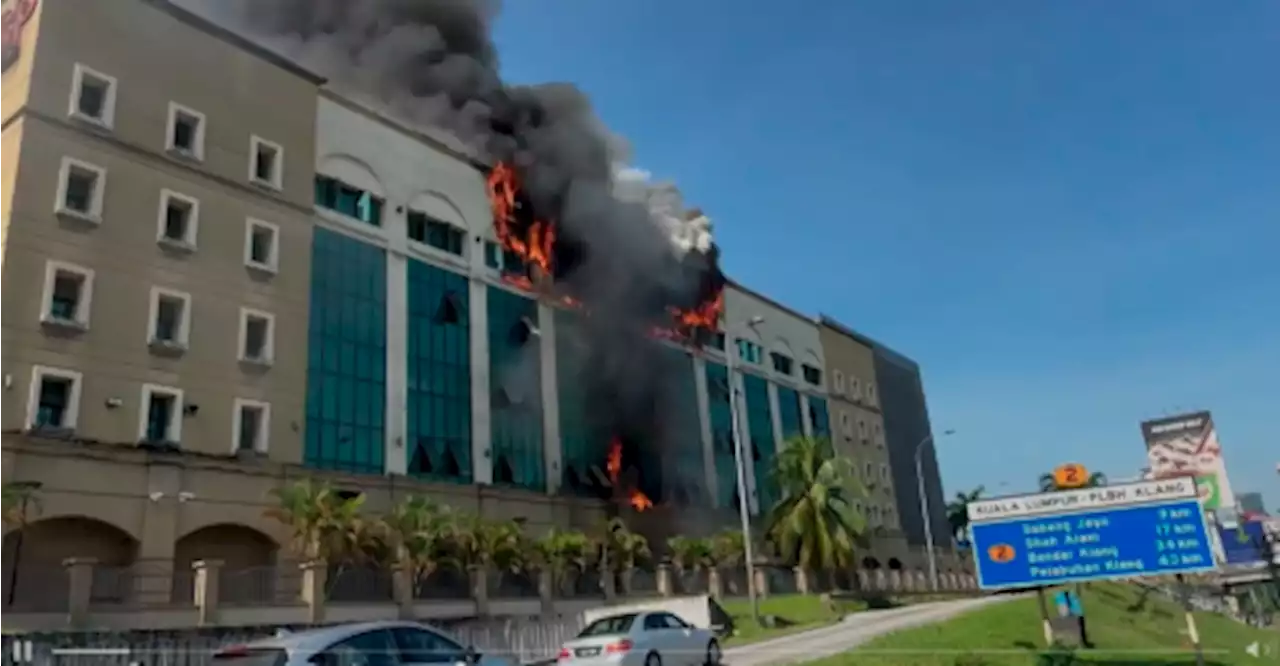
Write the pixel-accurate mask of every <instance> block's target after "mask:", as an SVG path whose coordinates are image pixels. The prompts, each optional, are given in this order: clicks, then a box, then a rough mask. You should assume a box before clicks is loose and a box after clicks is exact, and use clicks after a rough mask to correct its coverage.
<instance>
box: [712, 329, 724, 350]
mask: <svg viewBox="0 0 1280 666" xmlns="http://www.w3.org/2000/svg"><path fill="white" fill-rule="evenodd" d="M710 347H711V348H712V349H718V350H720V351H724V331H716V332H715V333H712V334H711V343H710Z"/></svg>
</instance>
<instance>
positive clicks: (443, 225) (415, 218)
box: [407, 210, 467, 257]
mask: <svg viewBox="0 0 1280 666" xmlns="http://www.w3.org/2000/svg"><path fill="white" fill-rule="evenodd" d="M407 221H408V226H409V238H410V239H412V240H415V241H418V242H419V243H426V244H427V245H430V246H431V247H434V248H436V249H437V250H443V251H445V252H448V253H449V254H452V255H456V256H459V257H461V256H462V252H463V248H464V247H465V241H466V237H467V235H466V232H465V231H463V230H461V229H459V228H457V227H455V226H453V225H452V224H449V223H448V222H443V221H441V220H437V219H435V218H433V217H431V216H430V215H427V214H426V213H423V212H421V211H416V210H411V211H409V213H408V216H407Z"/></svg>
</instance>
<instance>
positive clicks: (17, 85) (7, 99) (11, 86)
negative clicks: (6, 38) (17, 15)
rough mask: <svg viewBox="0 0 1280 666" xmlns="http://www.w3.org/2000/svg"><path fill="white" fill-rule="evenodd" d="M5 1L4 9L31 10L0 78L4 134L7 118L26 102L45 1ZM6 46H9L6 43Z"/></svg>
mask: <svg viewBox="0 0 1280 666" xmlns="http://www.w3.org/2000/svg"><path fill="white" fill-rule="evenodd" d="M4 4H5V11H6V12H7V11H9V10H14V11H22V10H25V9H33V12H32V14H31V15H30V17H29V18H28V19H27V22H26V25H24V26H23V28H22V31H21V32H20V33H19V34H20V35H21V36H20V37H19V39H18V43H17V46H16V49H15V51H14V55H13V58H14V59H13V60H12V61H11V62H10V63H9V68H8V69H6V70H5V71H4V74H3V75H2V77H0V87H2V88H3V89H4V95H3V96H2V97H0V120H2V121H3V123H4V125H5V126H6V127H5V132H6V133H7V132H8V131H9V130H8V124H9V122H10V120H12V119H13V117H14V116H15V115H17V114H18V113H19V112H20V111H21V110H22V108H23V106H25V105H26V103H27V97H28V95H29V94H30V91H31V72H32V70H33V69H34V68H35V53H36V39H37V37H38V36H39V33H40V15H41V14H42V13H43V10H44V5H45V4H46V2H45V1H44V0H41V1H39V2H33V0H24V1H23V2H17V1H13V2H6V3H4ZM20 5H25V7H20ZM5 46H6V47H7V46H10V45H8V44H6V45H5Z"/></svg>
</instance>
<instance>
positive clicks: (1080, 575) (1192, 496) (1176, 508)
mask: <svg viewBox="0 0 1280 666" xmlns="http://www.w3.org/2000/svg"><path fill="white" fill-rule="evenodd" d="M969 520H970V530H971V534H972V538H973V553H974V560H975V563H976V567H977V572H978V584H979V586H980V587H981V588H982V589H985V590H1000V589H1010V588H1022V587H1037V586H1041V585H1056V584H1059V583H1067V582H1085V581H1091V580H1104V579H1111V578H1128V577H1134V576H1155V575H1168V574H1176V573H1195V572H1201V571H1209V570H1212V569H1214V567H1215V565H1214V557H1213V545H1212V541H1211V540H1210V536H1209V534H1210V533H1209V531H1208V529H1207V528H1206V526H1205V518H1204V510H1203V509H1202V508H1201V506H1200V502H1199V500H1198V498H1197V495H1196V488H1195V482H1194V480H1192V479H1189V478H1188V479H1170V480H1165V481H1143V482H1139V483H1132V484H1124V485H1118V486H1105V487H1101V488H1086V489H1080V490H1068V491H1061V492H1053V493H1041V494H1038V495H1022V496H1014V497H1004V498H995V499H989V500H982V501H979V502H973V503H971V504H970V505H969Z"/></svg>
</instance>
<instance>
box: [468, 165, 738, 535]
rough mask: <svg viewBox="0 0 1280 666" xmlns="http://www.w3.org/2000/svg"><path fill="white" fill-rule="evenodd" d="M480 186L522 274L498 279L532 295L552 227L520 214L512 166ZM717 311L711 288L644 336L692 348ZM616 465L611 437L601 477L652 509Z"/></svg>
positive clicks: (617, 445) (618, 453)
mask: <svg viewBox="0 0 1280 666" xmlns="http://www.w3.org/2000/svg"><path fill="white" fill-rule="evenodd" d="M486 187H487V189H488V195H489V203H490V205H491V206H492V207H493V229H494V233H495V235H496V236H497V239H498V244H499V245H500V246H501V247H502V249H503V250H504V251H505V252H506V253H507V254H508V255H509V256H513V257H515V258H516V259H518V260H519V261H520V263H521V264H522V268H523V269H524V270H515V267H504V271H503V276H502V278H503V280H504V281H506V282H507V283H509V284H512V285H515V286H517V287H519V288H521V289H525V290H533V289H534V288H535V286H537V285H539V284H542V283H543V280H545V279H550V278H552V277H554V275H555V270H554V269H555V267H556V266H555V258H556V254H555V250H556V226H555V224H554V223H553V222H552V221H551V220H547V219H542V218H538V217H536V216H534V215H530V213H533V212H534V211H526V210H524V206H525V205H527V204H526V202H525V201H523V197H522V196H521V189H520V177H519V175H518V174H517V173H516V169H515V168H514V167H513V166H512V165H510V164H508V163H506V162H500V163H498V164H497V165H496V166H494V168H493V170H492V171H490V172H489V176H488V178H487V179H486ZM559 298H560V301H561V302H562V303H563V304H565V305H568V306H571V307H576V308H582V304H581V303H580V302H579V301H577V300H576V299H574V298H573V297H572V296H567V295H563V294H560V295H559ZM723 312H724V291H723V289H722V288H719V287H717V288H716V289H714V290H711V292H710V293H708V294H706V295H705V297H704V298H703V300H702V301H701V302H700V303H698V304H697V305H695V306H694V307H692V308H689V309H682V308H677V307H669V308H667V314H668V315H669V316H670V321H669V323H668V324H666V325H661V326H655V327H654V328H653V329H652V330H651V331H650V335H651V336H652V337H655V338H660V339H665V340H671V341H674V342H678V343H681V344H686V345H688V344H696V343H698V342H700V341H701V340H702V339H704V338H703V336H702V335H701V334H703V333H706V332H711V331H715V330H717V329H719V327H720V317H721V315H722V313H723ZM585 314H587V315H590V312H589V311H588V312H585ZM622 464H623V462H622V442H621V441H620V440H619V439H618V438H616V437H615V438H613V440H611V441H610V442H609V451H608V455H607V457H606V459H605V472H606V475H607V477H608V481H609V485H610V486H611V487H612V489H613V493H614V495H615V497H617V498H618V499H619V500H625V501H626V503H627V504H629V505H630V506H631V507H632V508H634V509H635V510H637V511H645V510H647V509H650V508H652V507H653V501H652V500H650V499H649V497H648V496H647V495H645V494H644V493H643V492H641V491H640V490H639V489H637V488H635V487H624V485H628V484H626V483H625V482H624V481H623V480H622Z"/></svg>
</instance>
